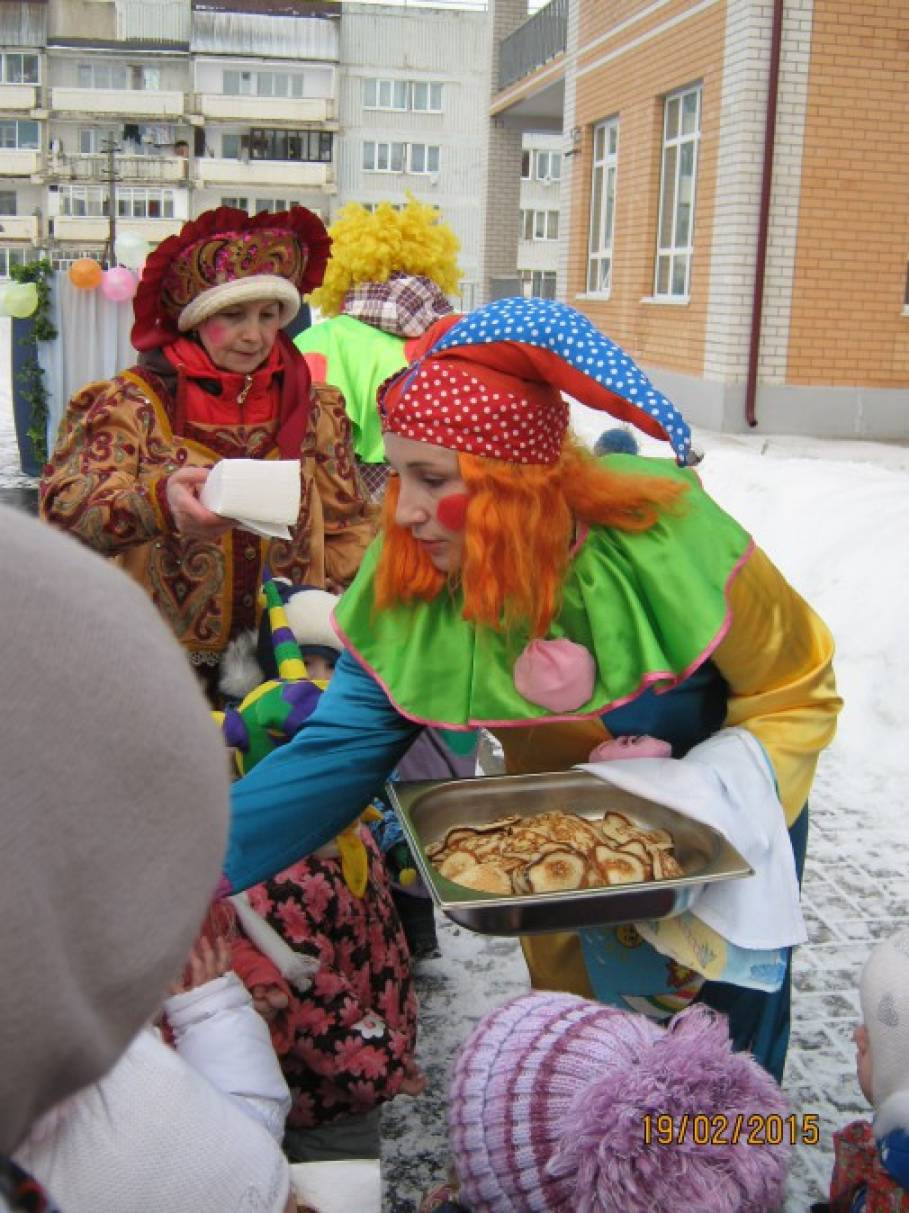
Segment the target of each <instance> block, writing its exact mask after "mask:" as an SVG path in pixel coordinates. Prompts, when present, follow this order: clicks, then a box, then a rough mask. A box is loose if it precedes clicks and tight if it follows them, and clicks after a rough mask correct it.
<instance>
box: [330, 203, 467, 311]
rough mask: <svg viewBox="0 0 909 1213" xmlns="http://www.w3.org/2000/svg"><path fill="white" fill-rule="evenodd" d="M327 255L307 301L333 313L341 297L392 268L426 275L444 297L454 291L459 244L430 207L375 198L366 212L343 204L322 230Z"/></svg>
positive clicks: (384, 279)
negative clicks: (318, 283) (328, 238)
mask: <svg viewBox="0 0 909 1213" xmlns="http://www.w3.org/2000/svg"><path fill="white" fill-rule="evenodd" d="M328 234H329V235H330V236H331V242H332V243H331V256H330V257H329V259H328V268H327V269H326V271H325V278H324V279H323V281H322V285H321V286H320V287H319V288H318V289H317V290H315V291H313V292H312V294H311V295H310V296H309V299H310V300H311V301H312V303H314V304H315V306H316V307H317V308H318V309H319V311H320V312H322V314H323V315H324V316H337V315H338V314H339V312H340V311H341V305H342V303H343V302H344V296H345V295H346V294H347V292H348V291H349V290H350V288H351V287H352V286H356V285H358V284H359V283H361V282H387V281H388V278H389V277H390V276H391V275H392V274H393V273H395V272H396V271H403V272H404V273H406V274H422V275H423V276H425V277H426V278H431V279H432V281H433V282H435V283H436V285H437V286H439V287H441V289H442V290H443V291H444V292H445V294H446V295H454V294H457V291H458V283H459V282H460V279H461V271H460V268H459V266H458V262H457V255H458V249H459V248H460V247H461V246H460V242H459V241H458V238H457V236H456V235H455V234H454V232H453V231H452V230H451V228H450V227H449V226H448V225H447V224H446V223H443V222H442V220H441V216H440V213H439V211H438V210H437V209H436V208H435V207H434V206H429V205H427V204H426V203H423V202H418V201H417V200H416V198H414V197H413V196H412V195H408V197H407V204H406V206H403V207H401V209H400V210H395V208H394V207H393V206H392V205H391V203H390V202H380V203H379V205H378V206H377V207H376V209H375V210H374V211H372V212H371V213H370V212H369V211H368V210H367V209H366V207H365V206H361V205H360V203H359V202H348V204H347V205H346V206H345V207H343V208H342V210H341V212H340V214H339V215H338V218H337V219H336V220H335V222H334V223H333V224H332V225H331V227H330V228H329V229H328Z"/></svg>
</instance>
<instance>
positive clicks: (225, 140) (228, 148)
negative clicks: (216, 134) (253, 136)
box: [221, 134, 248, 160]
mask: <svg viewBox="0 0 909 1213" xmlns="http://www.w3.org/2000/svg"><path fill="white" fill-rule="evenodd" d="M247 142H248V141H247ZM242 149H243V137H242V136H241V135H233V134H223V135H222V136H221V155H222V157H223V158H224V159H225V160H239V159H240V152H241V151H242Z"/></svg>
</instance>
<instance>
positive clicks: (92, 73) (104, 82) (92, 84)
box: [79, 63, 129, 89]
mask: <svg viewBox="0 0 909 1213" xmlns="http://www.w3.org/2000/svg"><path fill="white" fill-rule="evenodd" d="M128 70H129V69H128V68H127V66H126V64H125V63H80V64H79V88H118V89H125V88H126V87H127V72H128Z"/></svg>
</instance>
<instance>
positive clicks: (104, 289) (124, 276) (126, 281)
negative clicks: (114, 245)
mask: <svg viewBox="0 0 909 1213" xmlns="http://www.w3.org/2000/svg"><path fill="white" fill-rule="evenodd" d="M138 285H139V280H138V278H137V277H136V275H135V274H134V273H133V272H132V270H128V269H127V268H126V266H125V265H117V266H114V268H113V269H110V270H105V271H104V277H103V278H102V279H101V294H102V295H103V296H104V298H105V299H110V301H111V302H112V303H125V302H126V300H127V299H132V297H133V295H135V293H136V288H137V287H138Z"/></svg>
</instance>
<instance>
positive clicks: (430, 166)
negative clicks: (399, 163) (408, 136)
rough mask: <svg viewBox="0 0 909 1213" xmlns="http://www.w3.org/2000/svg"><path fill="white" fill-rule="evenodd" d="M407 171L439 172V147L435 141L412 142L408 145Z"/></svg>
mask: <svg viewBox="0 0 909 1213" xmlns="http://www.w3.org/2000/svg"><path fill="white" fill-rule="evenodd" d="M407 171H408V172H410V173H437V172H438V171H439V149H438V147H437V146H436V145H435V144H434V143H411V144H410V145H409V147H408V158H407Z"/></svg>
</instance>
